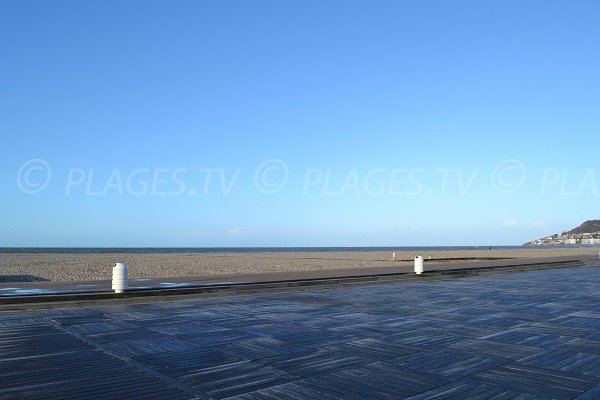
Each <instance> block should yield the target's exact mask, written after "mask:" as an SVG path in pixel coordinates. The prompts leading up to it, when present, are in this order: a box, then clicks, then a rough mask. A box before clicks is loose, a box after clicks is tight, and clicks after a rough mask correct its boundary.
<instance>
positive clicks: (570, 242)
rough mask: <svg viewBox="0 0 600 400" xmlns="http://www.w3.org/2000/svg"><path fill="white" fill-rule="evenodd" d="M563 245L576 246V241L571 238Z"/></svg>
mask: <svg viewBox="0 0 600 400" xmlns="http://www.w3.org/2000/svg"><path fill="white" fill-rule="evenodd" d="M565 244H569V245H570V244H577V239H575V238H572V239H565Z"/></svg>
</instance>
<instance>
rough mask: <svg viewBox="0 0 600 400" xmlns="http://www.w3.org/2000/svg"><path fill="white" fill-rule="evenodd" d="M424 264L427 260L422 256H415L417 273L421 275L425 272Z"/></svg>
mask: <svg viewBox="0 0 600 400" xmlns="http://www.w3.org/2000/svg"><path fill="white" fill-rule="evenodd" d="M424 264H425V261H424V260H423V257H422V256H416V257H415V274H417V275H421V274H422V273H423V266H424Z"/></svg>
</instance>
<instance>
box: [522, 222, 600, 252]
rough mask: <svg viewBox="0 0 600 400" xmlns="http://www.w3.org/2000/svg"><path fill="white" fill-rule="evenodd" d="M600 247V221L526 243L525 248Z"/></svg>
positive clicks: (585, 223)
mask: <svg viewBox="0 0 600 400" xmlns="http://www.w3.org/2000/svg"><path fill="white" fill-rule="evenodd" d="M564 245H600V220H598V219H592V220H589V221H585V222H584V223H583V224H581V225H580V226H578V227H577V228H575V229H573V230H570V231H568V232H563V233H561V234H558V233H557V234H555V235H552V236H547V237H545V238H541V239H538V240H534V241H531V242H527V243H525V246H564Z"/></svg>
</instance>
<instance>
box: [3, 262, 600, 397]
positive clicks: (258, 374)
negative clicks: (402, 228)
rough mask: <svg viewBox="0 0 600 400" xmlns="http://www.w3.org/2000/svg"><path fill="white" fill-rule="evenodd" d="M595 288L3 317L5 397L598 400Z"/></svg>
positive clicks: (335, 297)
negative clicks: (544, 399)
mask: <svg viewBox="0 0 600 400" xmlns="http://www.w3.org/2000/svg"><path fill="white" fill-rule="evenodd" d="M599 288H600V268H598V267H577V268H565V269H556V270H544V271H538V272H528V273H514V274H506V275H494V276H485V277H471V278H466V279H460V280H441V281H431V282H402V283H390V284H382V285H376V286H361V287H351V288H339V289H332V290H324V291H314V292H311V291H306V292H291V293H277V294H256V295H245V296H231V297H224V298H212V299H199V300H186V301H175V302H162V303H152V304H141V305H114V306H103V307H89V308H76V307H73V308H64V309H53V310H41V309H40V310H36V309H32V310H30V311H19V312H10V313H9V312H4V313H0V349H1V351H0V371H2V372H1V374H0V399H22V398H44V399H65V398H69V399H79V398H81V399H95V398H99V399H100V398H101V399H109V398H115V399H117V398H133V399H138V398H139V399H167V398H168V399H194V398H200V399H206V398H213V399H226V398H228V399H411V400H424V399H450V398H451V399H496V400H498V399H534V398H536V399H538V398H539V399H542V398H554V399H559V400H562V399H564V400H566V399H578V400H583V399H596V398H600V306H599V304H600V302H599V298H600V289H599ZM32 307H33V306H32Z"/></svg>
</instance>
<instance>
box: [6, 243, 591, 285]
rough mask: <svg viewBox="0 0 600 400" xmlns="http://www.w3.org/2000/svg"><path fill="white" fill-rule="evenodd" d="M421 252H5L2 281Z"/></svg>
mask: <svg viewBox="0 0 600 400" xmlns="http://www.w3.org/2000/svg"><path fill="white" fill-rule="evenodd" d="M589 254H598V250H597V249H591V248H572V249H571V248H563V249H543V248H531V249H520V250H491V251H489V250H487V249H486V250H453V251H431V252H425V253H423V254H420V255H422V256H424V257H425V258H428V257H429V256H431V258H432V262H437V263H442V262H449V261H453V260H463V261H464V260H474V261H475V260H486V259H504V258H505V259H526V258H540V257H560V256H578V255H589ZM416 255H417V254H415V252H406V251H404V252H403V251H398V252H396V260H395V261H393V260H392V253H391V252H378V251H356V252H354V251H345V252H333V251H332V252H270V253H216V252H215V253H86V254H72V253H21V254H13V253H2V254H0V282H27V281H88V280H103V279H110V278H111V273H112V266H113V265H114V263H115V262H118V261H124V262H127V263H128V265H129V276H130V277H132V278H158V277H185V276H195V277H198V276H218V275H235V274H253V273H266V272H295V271H322V270H335V269H352V268H357V269H359V268H360V269H365V268H366V269H367V270H368V268H369V267H392V266H403V265H410V264H411V263H412V262H413V261H412V260H413V258H414V257H415V256H416Z"/></svg>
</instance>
